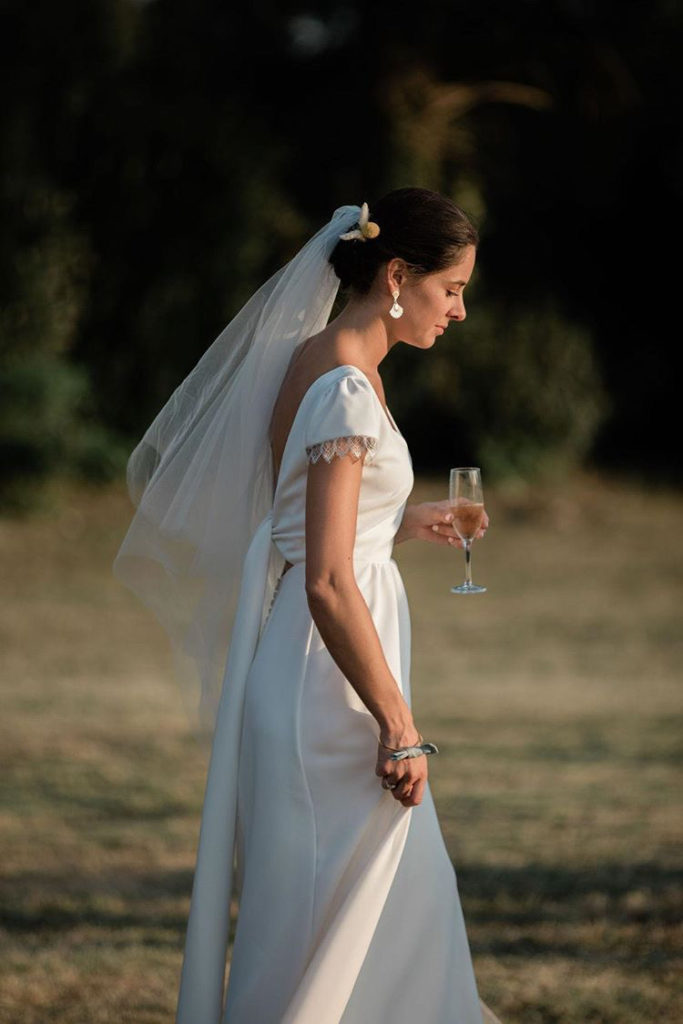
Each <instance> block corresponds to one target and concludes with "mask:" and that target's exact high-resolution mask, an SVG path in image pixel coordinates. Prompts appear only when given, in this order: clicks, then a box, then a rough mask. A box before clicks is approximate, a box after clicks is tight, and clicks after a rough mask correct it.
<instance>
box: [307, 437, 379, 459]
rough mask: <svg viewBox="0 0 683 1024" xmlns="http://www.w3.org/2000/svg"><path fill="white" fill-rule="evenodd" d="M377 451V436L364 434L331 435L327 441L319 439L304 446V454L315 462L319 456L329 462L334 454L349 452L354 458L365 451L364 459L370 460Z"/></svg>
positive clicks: (358, 457)
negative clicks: (315, 442)
mask: <svg viewBox="0 0 683 1024" xmlns="http://www.w3.org/2000/svg"><path fill="white" fill-rule="evenodd" d="M376 451H377V438H376V437H368V436H367V435H366V434H350V435H347V436H346V437H333V438H331V439H330V440H328V441H320V442H319V443H318V444H311V445H307V446H306V456H307V459H308V461H309V462H314V463H315V462H317V461H318V460H319V459H320V457H321V456H322V458H323V459H324V460H325V462H331V461H332V459H333V458H334V457H335V455H338V456H339V457H340V458H342V457H343V456H344V455H348V454H349V453H351V454H352V455H353V456H355V458H357V459H360V458H361V456H362V455H363V453H365V461H366V463H367V462H372V460H373V458H374V457H375V453H376Z"/></svg>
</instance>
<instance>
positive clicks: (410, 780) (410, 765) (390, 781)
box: [375, 738, 429, 807]
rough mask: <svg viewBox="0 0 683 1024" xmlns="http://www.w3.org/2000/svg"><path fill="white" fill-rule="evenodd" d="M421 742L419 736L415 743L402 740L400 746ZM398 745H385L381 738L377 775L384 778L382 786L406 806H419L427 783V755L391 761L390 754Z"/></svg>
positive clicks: (378, 749)
mask: <svg viewBox="0 0 683 1024" xmlns="http://www.w3.org/2000/svg"><path fill="white" fill-rule="evenodd" d="M419 742H420V739H419V738H418V739H417V740H415V741H414V743H403V742H401V744H400V746H413V745H415V744H418V743H419ZM398 746H399V744H398V743H396V744H393V743H392V746H391V747H385V746H384V744H383V743H382V741H381V740H380V742H379V744H378V746H377V764H376V766H375V775H377V776H379V777H380V778H381V779H382V788H383V789H386V790H387V791H388V792H390V793H391V795H392V796H393V797H394V799H395V800H399V801H400V803H402V804H403V806H404V807H417V805H418V804H419V803H421V802H422V796H423V794H424V788H425V786H426V785H427V776H428V774H429V772H428V769H427V755H426V754H422V756H421V757H406V758H404V759H403V760H402V761H391V760H390V755H391V754H392V753H393V749H394V747H398Z"/></svg>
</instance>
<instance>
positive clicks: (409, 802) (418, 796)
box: [401, 779, 427, 807]
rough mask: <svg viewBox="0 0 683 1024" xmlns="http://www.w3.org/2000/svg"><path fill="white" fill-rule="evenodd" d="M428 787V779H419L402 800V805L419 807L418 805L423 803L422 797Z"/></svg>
mask: <svg viewBox="0 0 683 1024" xmlns="http://www.w3.org/2000/svg"><path fill="white" fill-rule="evenodd" d="M426 785H427V780H426V779H418V780H417V782H416V783H415V785H414V786H413V787H412V788H411V789H410V790H409V791H408V792H407V793H406V794H405V796H404V797H403V798H402V799H401V803H402V804H403V806H404V807H417V805H418V804H420V803H422V796H423V794H424V790H425V786H426Z"/></svg>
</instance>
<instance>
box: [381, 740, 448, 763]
mask: <svg viewBox="0 0 683 1024" xmlns="http://www.w3.org/2000/svg"><path fill="white" fill-rule="evenodd" d="M438 753H439V748H438V747H437V745H436V743H420V744H419V746H417V747H400V748H399V749H398V750H395V751H394V753H393V754H389V757H388V758H387V760H388V761H404V760H405V759H406V758H407V757H421V755H422V754H438Z"/></svg>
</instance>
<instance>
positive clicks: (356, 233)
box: [339, 203, 379, 242]
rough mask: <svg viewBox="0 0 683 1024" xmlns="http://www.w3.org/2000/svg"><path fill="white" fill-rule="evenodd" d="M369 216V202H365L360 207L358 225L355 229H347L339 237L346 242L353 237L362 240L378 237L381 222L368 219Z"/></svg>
mask: <svg viewBox="0 0 683 1024" xmlns="http://www.w3.org/2000/svg"><path fill="white" fill-rule="evenodd" d="M369 216H370V211H369V210H368V204H367V203H363V205H362V206H361V208H360V217H359V218H358V227H357V228H354V229H353V231H347V232H346V233H345V234H343V235H340V236H339V237H340V238H341V239H342V240H343V241H344V242H349V241H351V239H352V238H359V239H360V240H361V242H365V241H367V239H368V238H377V236H378V234H379V224H375V222H374V220H368V217H369Z"/></svg>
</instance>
